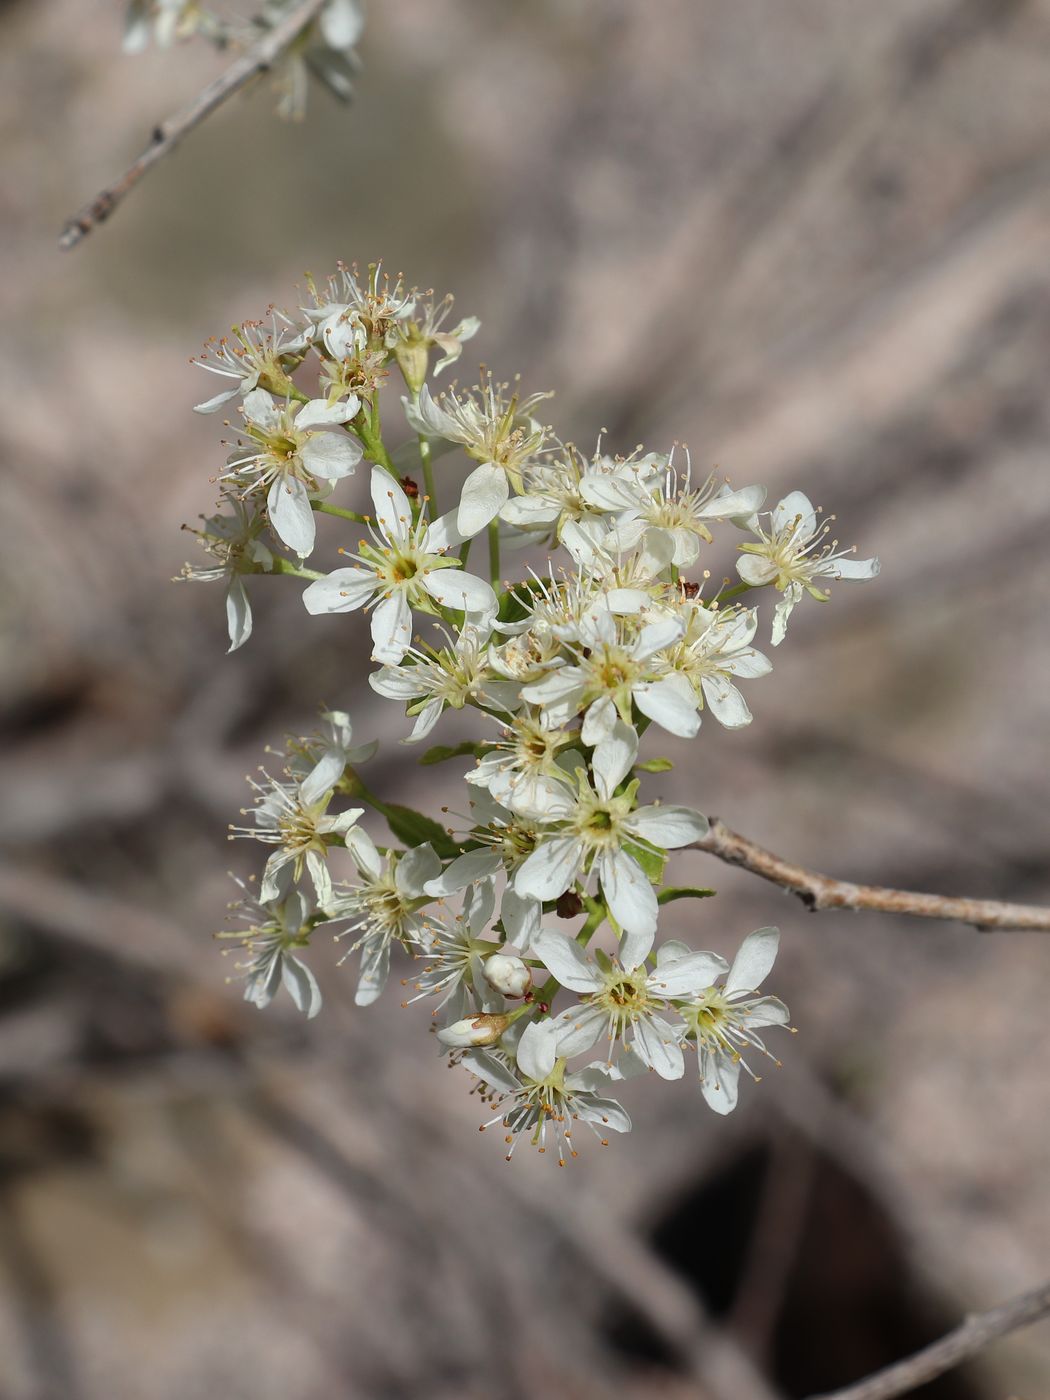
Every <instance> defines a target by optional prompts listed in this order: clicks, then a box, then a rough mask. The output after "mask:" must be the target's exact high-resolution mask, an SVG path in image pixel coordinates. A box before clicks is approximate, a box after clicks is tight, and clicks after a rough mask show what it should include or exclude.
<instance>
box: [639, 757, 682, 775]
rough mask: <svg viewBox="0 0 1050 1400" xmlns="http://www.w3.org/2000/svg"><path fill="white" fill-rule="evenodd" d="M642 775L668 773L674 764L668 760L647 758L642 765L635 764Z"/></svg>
mask: <svg viewBox="0 0 1050 1400" xmlns="http://www.w3.org/2000/svg"><path fill="white" fill-rule="evenodd" d="M634 766H635V767H636V768H640V769H641V770H642V772H643V773H669V772H670V771H671V769H672V768H673V767H674V764H673V763H672V762H671V760H670V759H669V758H647V759H646V760H645V762H644V763H636V764H635V765H634Z"/></svg>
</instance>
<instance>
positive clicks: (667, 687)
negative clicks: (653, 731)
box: [631, 677, 700, 739]
mask: <svg viewBox="0 0 1050 1400" xmlns="http://www.w3.org/2000/svg"><path fill="white" fill-rule="evenodd" d="M631 694H632V695H633V697H634V703H635V704H636V705H637V706H638V708H639V709H640V710H641V712H642V714H643V715H646V716H648V718H649V719H651V720H654V721H655V722H656V723H657V724H658V725H659V726H660V728H661V729H666V730H667V732H668V734H676V735H678V737H679V738H680V739H691V738H692V737H693V736H694V734H696V732H697V730H698V729H699V728H700V715H699V713H698V712H697V708H696V705H695V703H693V704H691V703H690V702H689V701H688V700H687V699H686V698H685V696H684V695H683V694H682V692H681V691H680V690H679V689H678V687H677V685H675V684H673V682H672V680H671V678H670V677H666V678H665V679H664V680H659V681H643V682H642V684H641V685H636V686H635V687H634V689H633V690H632V691H631Z"/></svg>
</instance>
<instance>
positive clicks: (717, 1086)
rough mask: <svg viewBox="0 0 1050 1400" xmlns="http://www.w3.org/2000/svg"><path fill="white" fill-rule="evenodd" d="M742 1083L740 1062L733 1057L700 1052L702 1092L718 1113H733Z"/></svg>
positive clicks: (707, 1051)
mask: <svg viewBox="0 0 1050 1400" xmlns="http://www.w3.org/2000/svg"><path fill="white" fill-rule="evenodd" d="M739 1081H740V1061H739V1060H735V1059H734V1058H733V1057H732V1056H731V1055H727V1054H724V1053H720V1054H718V1055H712V1054H711V1052H710V1051H709V1050H707V1049H706V1048H705V1049H703V1050H701V1051H700V1091H701V1093H702V1094H703V1096H704V1098H705V1099H706V1100H707V1105H708V1107H709V1108H713V1109H714V1111H715V1112H716V1113H723V1114H724V1113H732V1111H733V1109H734V1108H736V1102H737V1092H738V1087H739Z"/></svg>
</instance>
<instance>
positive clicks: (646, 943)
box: [617, 930, 655, 972]
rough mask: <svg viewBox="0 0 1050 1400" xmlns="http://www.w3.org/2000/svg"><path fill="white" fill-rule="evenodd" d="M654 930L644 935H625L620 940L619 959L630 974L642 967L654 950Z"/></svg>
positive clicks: (647, 931)
mask: <svg viewBox="0 0 1050 1400" xmlns="http://www.w3.org/2000/svg"><path fill="white" fill-rule="evenodd" d="M654 932H655V931H654V930H646V931H645V932H644V933H625V934H624V936H623V937H622V938H621V939H620V947H619V951H618V953H617V957H618V958H619V959H620V963H621V965H622V966H623V967H625V968H626V969H627V971H628V972H633V971H634V969H635V968H636V967H641V966H642V964H643V963H644V962H645V960H646V958H647V957H648V956H649V953H650V952H651V950H652V946H653V934H654Z"/></svg>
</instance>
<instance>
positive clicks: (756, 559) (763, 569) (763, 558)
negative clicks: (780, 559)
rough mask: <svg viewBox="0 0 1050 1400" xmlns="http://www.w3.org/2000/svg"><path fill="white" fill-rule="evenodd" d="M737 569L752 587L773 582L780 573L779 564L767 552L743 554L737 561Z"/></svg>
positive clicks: (759, 586)
mask: <svg viewBox="0 0 1050 1400" xmlns="http://www.w3.org/2000/svg"><path fill="white" fill-rule="evenodd" d="M736 571H737V573H738V574H739V575H740V577H741V578H742V579H743V580H744V582H745V583H749V584H750V585H751V587H752V588H761V587H762V585H763V584H766V583H772V582H773V580H774V579H775V578H776V576H777V573H778V570H777V566H776V565H775V564H774V563H773V561H772V559H770V558H769V556H768V555H766V554H741V556H740V558H739V559H738V560H737V561H736Z"/></svg>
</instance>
